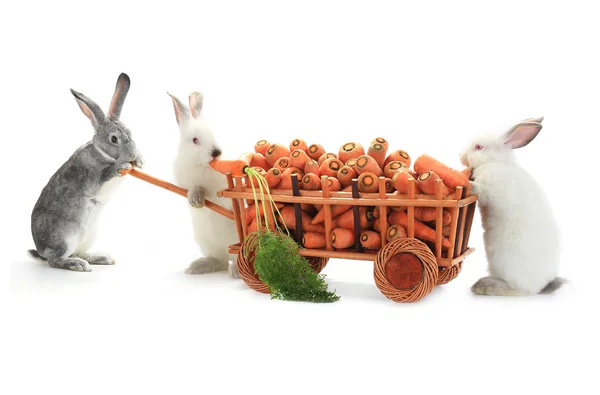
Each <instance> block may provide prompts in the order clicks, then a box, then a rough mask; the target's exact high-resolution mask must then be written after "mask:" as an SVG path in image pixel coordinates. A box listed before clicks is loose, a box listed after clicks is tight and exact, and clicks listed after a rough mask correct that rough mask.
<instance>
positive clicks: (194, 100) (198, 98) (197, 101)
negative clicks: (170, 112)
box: [190, 92, 204, 118]
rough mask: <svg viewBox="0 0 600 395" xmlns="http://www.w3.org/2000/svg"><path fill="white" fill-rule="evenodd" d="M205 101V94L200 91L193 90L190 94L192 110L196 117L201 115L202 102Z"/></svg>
mask: <svg viewBox="0 0 600 395" xmlns="http://www.w3.org/2000/svg"><path fill="white" fill-rule="evenodd" d="M203 101H204V95H202V93H200V92H192V93H191V94H190V110H191V111H192V116H193V117H194V118H198V116H199V115H200V110H202V102H203Z"/></svg>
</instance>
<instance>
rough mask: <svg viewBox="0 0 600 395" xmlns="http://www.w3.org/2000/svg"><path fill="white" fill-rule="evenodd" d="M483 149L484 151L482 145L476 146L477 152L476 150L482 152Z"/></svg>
mask: <svg viewBox="0 0 600 395" xmlns="http://www.w3.org/2000/svg"><path fill="white" fill-rule="evenodd" d="M481 149H483V146H481V145H479V144H475V150H476V151H479V150H481Z"/></svg>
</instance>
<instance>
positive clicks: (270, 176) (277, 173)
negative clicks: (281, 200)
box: [265, 168, 281, 188]
mask: <svg viewBox="0 0 600 395" xmlns="http://www.w3.org/2000/svg"><path fill="white" fill-rule="evenodd" d="M265 179H266V180H267V185H268V186H269V188H275V187H276V186H277V185H278V184H279V181H281V170H279V169H275V168H271V169H269V171H267V175H266V176H265Z"/></svg>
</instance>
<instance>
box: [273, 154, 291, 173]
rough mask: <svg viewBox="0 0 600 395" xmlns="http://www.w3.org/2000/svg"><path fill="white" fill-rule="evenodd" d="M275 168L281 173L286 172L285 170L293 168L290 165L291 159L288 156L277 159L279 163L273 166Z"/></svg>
mask: <svg viewBox="0 0 600 395" xmlns="http://www.w3.org/2000/svg"><path fill="white" fill-rule="evenodd" d="M273 167H274V168H276V169H279V170H281V171H285V169H287V168H289V167H292V165H291V163H290V158H288V157H287V156H283V157H281V158H279V159H277V161H276V162H275V163H274V164H273Z"/></svg>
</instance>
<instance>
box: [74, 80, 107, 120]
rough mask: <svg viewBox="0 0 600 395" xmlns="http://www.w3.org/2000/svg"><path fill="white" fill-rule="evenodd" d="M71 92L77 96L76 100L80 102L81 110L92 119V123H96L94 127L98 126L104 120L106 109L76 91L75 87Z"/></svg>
mask: <svg viewBox="0 0 600 395" xmlns="http://www.w3.org/2000/svg"><path fill="white" fill-rule="evenodd" d="M71 93H72V94H73V96H75V100H77V104H79V108H81V111H82V112H83V113H84V114H85V116H86V117H88V118H89V119H90V121H92V125H94V127H96V126H98V125H99V124H100V123H101V122H103V121H104V119H105V115H104V111H102V109H101V108H100V106H99V105H97V104H96V103H94V101H92V99H90V98H89V97H87V96H85V95H84V94H82V93H79V92H77V91H74V90H73V89H71Z"/></svg>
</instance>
